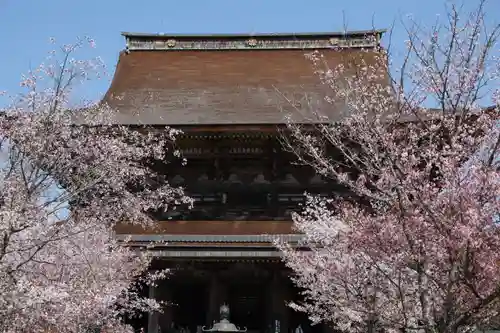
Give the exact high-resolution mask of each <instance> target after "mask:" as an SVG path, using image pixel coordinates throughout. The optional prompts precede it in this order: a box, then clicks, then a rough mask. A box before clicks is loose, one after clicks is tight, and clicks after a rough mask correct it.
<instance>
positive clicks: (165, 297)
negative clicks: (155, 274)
mask: <svg viewBox="0 0 500 333" xmlns="http://www.w3.org/2000/svg"><path fill="white" fill-rule="evenodd" d="M172 287H173V286H172V284H171V283H168V281H162V282H161V284H160V288H159V289H160V290H157V291H158V295H157V297H158V299H160V300H161V301H163V302H165V303H166V304H165V305H164V306H163V313H160V314H159V326H160V328H161V331H162V332H167V330H168V329H170V327H171V326H172V321H173V308H172V306H173V305H172V302H173V300H172Z"/></svg>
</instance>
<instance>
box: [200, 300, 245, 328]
mask: <svg viewBox="0 0 500 333" xmlns="http://www.w3.org/2000/svg"><path fill="white" fill-rule="evenodd" d="M219 313H220V321H219V322H218V323H215V324H214V326H213V327H212V328H209V329H205V326H203V328H202V331H203V332H240V333H242V332H246V331H247V328H246V327H245V328H244V329H242V330H240V329H239V328H238V327H236V325H234V324H233V323H231V322H230V321H229V306H227V305H226V304H224V305H221V307H220V309H219Z"/></svg>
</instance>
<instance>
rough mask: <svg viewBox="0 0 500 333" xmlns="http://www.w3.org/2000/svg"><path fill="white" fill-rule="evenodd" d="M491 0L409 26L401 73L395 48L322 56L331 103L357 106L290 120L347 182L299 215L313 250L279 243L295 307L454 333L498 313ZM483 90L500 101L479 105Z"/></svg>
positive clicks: (365, 323)
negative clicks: (312, 122) (353, 59)
mask: <svg viewBox="0 0 500 333" xmlns="http://www.w3.org/2000/svg"><path fill="white" fill-rule="evenodd" d="M483 4H484V2H481V5H480V6H479V8H478V10H477V11H474V12H473V13H471V14H470V16H469V17H468V19H467V20H463V21H462V19H461V18H459V15H458V11H457V10H456V9H455V8H454V7H452V8H451V9H450V12H449V16H448V18H449V21H448V22H446V24H444V25H442V26H436V27H434V28H433V29H431V31H430V32H429V33H427V34H426V33H425V30H424V29H423V28H422V27H419V26H415V25H414V26H410V27H408V32H409V38H408V41H407V43H406V44H407V46H408V47H407V54H406V55H404V59H406V61H405V63H404V64H403V65H402V66H400V67H398V68H395V69H393V70H392V71H390V73H391V75H389V76H388V74H387V73H389V68H388V66H391V64H390V62H389V61H387V53H386V52H385V51H383V50H381V51H379V52H378V55H377V57H378V62H376V63H374V64H372V63H371V64H368V63H361V64H359V63H357V64H352V65H350V64H347V65H346V64H344V65H342V66H334V67H333V68H323V67H322V64H323V57H322V55H321V54H319V53H315V54H313V55H311V59H312V61H313V62H314V64H315V65H316V67H317V68H318V74H319V75H320V76H321V78H322V80H323V82H324V84H326V85H328V86H330V87H331V88H332V89H331V95H330V96H328V100H329V101H330V102H331V103H332V107H334V106H335V105H338V104H337V103H340V102H342V103H345V105H346V107H347V108H348V109H349V111H350V112H349V115H348V116H347V117H346V118H345V119H343V120H342V121H341V122H340V123H339V124H337V123H336V124H334V123H326V124H324V125H319V126H316V127H315V129H316V130H317V131H316V133H315V135H313V134H311V131H310V130H309V128H308V127H307V126H303V125H299V124H295V123H289V126H288V127H289V129H290V133H291V136H288V137H287V138H285V139H284V140H285V141H286V146H287V148H289V149H290V150H291V151H293V152H294V153H295V154H296V155H297V157H298V159H299V160H300V161H301V162H302V163H304V164H307V165H309V166H311V167H312V168H314V170H315V171H316V172H317V173H319V174H321V175H323V176H324V177H325V178H327V179H331V180H333V181H336V182H338V183H339V184H340V185H343V186H344V187H345V188H346V191H345V193H343V194H342V196H340V195H339V196H333V195H332V196H331V197H330V198H327V199H325V198H319V197H314V196H309V197H308V203H307V205H306V207H305V210H304V212H303V213H302V214H298V215H295V217H294V224H295V227H296V229H297V230H298V231H299V232H301V233H303V234H304V241H303V243H302V244H301V245H302V246H303V247H305V248H306V249H307V251H303V250H298V249H297V248H294V247H291V246H290V245H289V244H278V246H279V247H280V249H282V250H283V253H284V258H285V262H286V263H287V265H288V266H289V267H290V268H292V269H293V271H294V273H295V275H294V281H295V282H296V284H297V285H298V286H299V287H301V288H303V290H304V301H303V302H302V303H296V304H292V306H293V307H294V308H296V309H298V310H301V311H305V312H306V313H308V314H309V316H310V318H311V319H312V320H314V321H317V322H320V321H322V322H326V323H329V324H331V325H332V326H334V327H335V328H337V329H339V330H341V331H344V332H375V331H384V332H441V333H444V332H466V331H470V330H474V329H476V328H477V327H488V326H491V325H493V324H494V323H495V320H496V319H497V318H498V316H499V314H500V313H499V311H500V306H499V305H500V251H498V249H499V247H500V229H499V228H498V221H499V213H500V200H499V198H500V175H499V172H498V170H499V169H498V168H499V165H498V162H499V161H498V156H499V155H498V154H499V148H500V132H499V123H498V121H497V119H498V114H499V111H500V110H499V106H500V100H499V99H498V96H499V94H498V89H499V85H498V83H499V78H500V70H499V69H500V65H499V62H498V56H497V55H498V44H497V43H496V41H497V38H498V35H499V27H498V26H497V27H496V29H495V30H493V31H491V32H490V34H485V33H484V29H483V28H484V25H483V22H484V12H483ZM438 37H439V38H438ZM367 52H373V51H367ZM495 90H496V91H495ZM483 95H486V96H493V100H492V101H491V100H487V101H486V103H488V104H487V105H492V107H490V108H482V107H480V104H481V103H485V99H484V98H483ZM429 103H433V104H434V105H436V108H434V109H429V108H427V107H425V106H426V105H428V104H429ZM325 143H326V145H325ZM325 146H330V147H331V148H332V149H325ZM332 151H335V155H332V153H331V152H332Z"/></svg>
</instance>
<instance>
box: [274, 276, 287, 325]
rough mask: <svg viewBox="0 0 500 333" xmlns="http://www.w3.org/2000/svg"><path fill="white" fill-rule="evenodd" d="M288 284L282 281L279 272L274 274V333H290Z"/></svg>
mask: <svg viewBox="0 0 500 333" xmlns="http://www.w3.org/2000/svg"><path fill="white" fill-rule="evenodd" d="M287 289H288V288H287V284H286V283H283V281H280V274H279V272H274V276H273V281H272V318H273V319H272V320H273V322H272V329H273V333H289V329H290V328H289V322H288V312H289V311H288V308H287V305H286V303H285V302H286V301H287V300H288V290H287Z"/></svg>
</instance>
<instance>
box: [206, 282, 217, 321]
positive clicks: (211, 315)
mask: <svg viewBox="0 0 500 333" xmlns="http://www.w3.org/2000/svg"><path fill="white" fill-rule="evenodd" d="M208 293H209V294H208V311H207V318H206V325H208V326H209V327H211V326H212V324H213V322H214V321H217V320H218V319H219V318H218V317H219V306H220V305H219V279H218V276H217V274H215V273H212V274H211V276H210V286H209V291H208Z"/></svg>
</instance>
